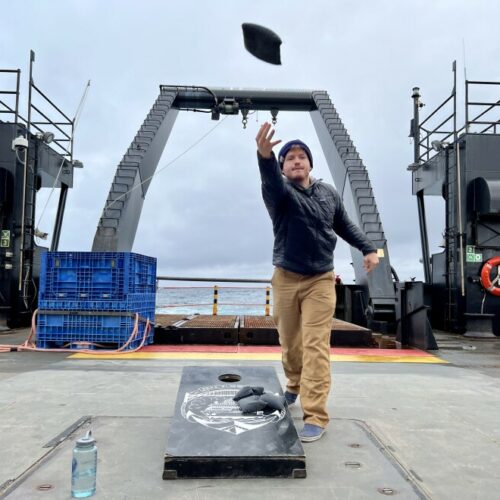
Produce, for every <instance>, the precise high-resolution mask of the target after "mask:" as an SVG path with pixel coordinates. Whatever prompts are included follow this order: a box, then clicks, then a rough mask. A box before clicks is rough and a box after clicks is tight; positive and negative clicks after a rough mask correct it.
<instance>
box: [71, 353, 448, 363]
mask: <svg viewBox="0 0 500 500" xmlns="http://www.w3.org/2000/svg"><path fill="white" fill-rule="evenodd" d="M69 357H70V358H71V359H177V360H192V359H194V360H196V359H197V360H207V361H209V360H238V361H281V354H280V353H275V352H272V353H224V352H132V353H129V354H125V353H123V354H84V353H78V354H72V355H71V356H69ZM330 361H334V362H351V363H353V362H354V363H448V361H445V360H444V359H440V358H438V357H436V356H433V355H428V356H404V355H401V356H377V355H366V354H359V355H352V354H332V355H331V356H330Z"/></svg>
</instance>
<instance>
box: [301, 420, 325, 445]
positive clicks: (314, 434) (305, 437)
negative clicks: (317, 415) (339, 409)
mask: <svg viewBox="0 0 500 500" xmlns="http://www.w3.org/2000/svg"><path fill="white" fill-rule="evenodd" d="M324 433H325V429H323V427H320V426H319V425H314V424H304V428H303V429H302V430H301V431H300V432H299V438H300V440H301V441H302V442H303V443H310V442H311V441H317V440H318V439H319V438H320V437H321V436H323V434H324Z"/></svg>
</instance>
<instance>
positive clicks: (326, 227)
mask: <svg viewBox="0 0 500 500" xmlns="http://www.w3.org/2000/svg"><path fill="white" fill-rule="evenodd" d="M257 157H258V161H259V170H260V176H261V179H262V197H263V198H264V203H265V204H266V208H267V211H268V212H269V215H270V216H271V220H272V223H273V232H274V249H273V264H274V265H275V266H278V267H282V268H284V269H286V270H288V271H292V272H295V273H299V274H308V275H311V274H318V273H324V272H327V271H331V270H332V269H333V251H334V249H335V245H336V243H337V235H339V236H340V237H341V238H342V239H344V240H345V241H347V243H349V244H350V245H352V246H353V247H355V248H357V249H358V250H360V251H361V252H362V253H363V255H367V254H369V253H371V252H376V251H377V249H376V247H375V245H374V244H373V243H372V242H371V241H370V240H369V239H368V238H367V237H366V236H365V235H364V234H363V232H362V231H361V230H360V229H359V228H358V227H357V226H356V225H355V224H354V223H353V222H352V221H351V220H350V219H349V216H348V215H347V212H346V210H345V208H344V204H343V203H342V200H341V198H340V196H339V194H338V193H337V191H336V190H335V188H334V187H333V186H331V185H330V184H326V183H324V182H321V181H319V180H313V181H312V183H311V185H310V186H309V187H307V188H303V187H302V186H300V185H299V184H297V183H294V182H292V181H289V180H288V179H287V178H286V177H284V176H283V175H282V173H281V170H280V167H279V165H278V162H277V161H276V158H275V157H274V155H273V156H272V157H271V158H269V159H268V158H263V157H262V156H260V154H258V153H257Z"/></svg>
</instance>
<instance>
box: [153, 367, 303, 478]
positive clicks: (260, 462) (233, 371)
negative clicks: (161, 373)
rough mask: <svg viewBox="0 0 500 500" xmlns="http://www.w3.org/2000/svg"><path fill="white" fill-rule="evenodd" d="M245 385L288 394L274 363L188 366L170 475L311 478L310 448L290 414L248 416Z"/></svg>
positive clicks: (171, 443) (168, 462) (168, 456)
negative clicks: (243, 406) (240, 396)
mask: <svg viewBox="0 0 500 500" xmlns="http://www.w3.org/2000/svg"><path fill="white" fill-rule="evenodd" d="M244 386H251V387H255V386H261V387H264V389H265V390H266V391H267V392H271V393H279V394H282V390H281V385H280V383H279V380H278V377H277V375H276V371H275V370H274V368H272V367H242V366H225V367H213V366H211V367H208V366H188V367H185V368H184V369H183V371H182V378H181V382H180V384H179V391H178V393H177V401H176V404H175V415H174V421H173V425H172V428H171V430H170V434H169V438H168V444H167V449H166V452H165V469H164V473H163V478H164V479H178V478H207V477H210V478H215V477H218V478H224V477H296V478H298V477H301V478H303V477H305V467H306V464H305V455H304V450H303V448H302V445H301V443H300V441H299V438H298V436H297V431H296V429H295V426H294V424H293V420H292V418H291V415H290V412H289V411H288V410H287V409H284V410H281V411H279V410H271V411H264V412H260V413H261V414H256V413H250V414H243V413H242V412H241V410H240V408H239V406H238V405H237V403H236V402H234V401H233V396H235V394H236V393H237V392H238V391H239V390H240V389H241V388H242V387H244Z"/></svg>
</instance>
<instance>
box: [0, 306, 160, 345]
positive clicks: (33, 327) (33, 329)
mask: <svg viewBox="0 0 500 500" xmlns="http://www.w3.org/2000/svg"><path fill="white" fill-rule="evenodd" d="M37 314H38V309H37V310H36V311H35V312H34V313H33V316H32V317H31V330H30V334H29V336H28V338H27V339H26V340H25V341H24V342H23V343H22V344H19V345H10V344H0V352H12V351H35V352H72V353H75V352H79V353H84V354H97V355H101V354H121V353H122V352H123V351H124V350H125V349H126V348H127V346H128V345H129V344H130V342H132V341H133V340H134V338H135V337H136V336H137V334H138V331H139V314H138V313H135V320H134V328H133V329H132V333H131V334H130V337H129V338H128V340H127V341H126V342H125V343H124V344H123V345H122V346H120V347H119V348H118V349H111V350H110V349H105V350H104V349H103V350H100V351H96V350H94V349H76V350H75V349H67V348H51V349H42V348H39V347H36V346H35V344H33V342H32V341H31V339H32V337H33V335H36V316H37ZM150 330H151V323H150V322H149V319H147V320H146V326H145V328H144V335H143V337H142V340H141V343H140V344H139V345H138V346H137V347H135V348H134V349H130V350H128V351H127V352H136V351H138V350H139V349H141V348H142V347H144V343H145V342H146V338H147V337H148V333H149V331H150ZM85 343H86V344H87V342H85ZM88 344H89V345H99V344H96V343H94V342H88Z"/></svg>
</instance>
